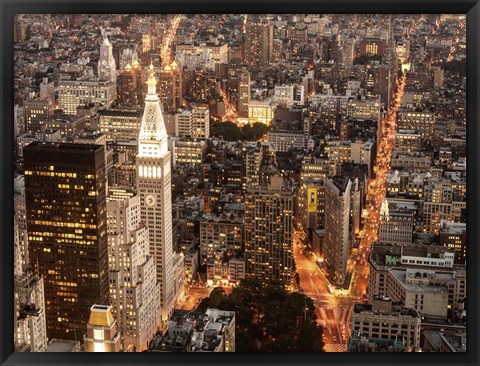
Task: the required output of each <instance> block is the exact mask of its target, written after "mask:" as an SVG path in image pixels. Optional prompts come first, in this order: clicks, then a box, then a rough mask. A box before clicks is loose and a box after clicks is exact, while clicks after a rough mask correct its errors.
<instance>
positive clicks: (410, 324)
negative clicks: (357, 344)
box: [352, 296, 422, 348]
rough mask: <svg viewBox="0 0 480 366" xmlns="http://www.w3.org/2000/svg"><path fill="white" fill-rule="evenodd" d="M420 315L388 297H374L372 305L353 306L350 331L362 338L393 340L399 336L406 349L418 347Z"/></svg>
mask: <svg viewBox="0 0 480 366" xmlns="http://www.w3.org/2000/svg"><path fill="white" fill-rule="evenodd" d="M421 319H422V318H421V315H420V313H419V312H418V311H417V310H415V309H411V308H406V307H404V306H402V303H401V302H394V301H392V300H391V299H390V298H388V297H378V296H376V297H374V298H373V300H372V303H371V304H370V303H365V304H355V305H354V307H353V311H352V331H359V332H361V334H362V335H363V336H364V337H367V338H377V339H378V338H379V339H389V340H395V339H396V338H397V336H398V335H399V334H400V335H402V336H403V337H404V338H405V340H406V346H407V347H415V348H418V347H420V328H421Z"/></svg>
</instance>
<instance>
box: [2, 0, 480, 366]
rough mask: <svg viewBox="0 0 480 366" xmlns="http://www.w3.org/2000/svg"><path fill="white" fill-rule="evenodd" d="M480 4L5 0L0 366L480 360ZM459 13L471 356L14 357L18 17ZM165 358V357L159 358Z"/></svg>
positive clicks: (468, 0)
mask: <svg viewBox="0 0 480 366" xmlns="http://www.w3.org/2000/svg"><path fill="white" fill-rule="evenodd" d="M478 1H479V0H456V1H455V0H423V2H419V1H418V0H403V1H400V0H394V1H391V2H386V1H385V0H367V1H366V2H360V1H358V0H357V1H356V0H336V1H335V0H301V1H300V2H296V3H292V2H291V1H289V0H260V1H254V0H245V1H243V2H235V3H234V2H228V1H222V0H200V1H198V0H197V1H195V0H177V1H175V0H167V1H163V2H160V1H155V0H142V1H140V2H135V3H134V2H133V1H131V0H130V1H129V0H116V1H115V0H101V1H98V0H84V1H82V2H80V1H77V0H74V1H67V0H44V1H43V2H38V1H34V0H0V14H1V15H0V16H1V18H0V27H1V28H0V29H1V32H0V33H1V37H0V38H1V39H0V50H2V57H0V70H1V88H0V113H1V118H2V119H1V121H2V123H0V141H1V142H0V146H1V148H0V172H1V173H0V205H1V208H0V238H1V240H2V242H0V273H2V276H1V277H0V278H1V279H2V281H1V283H0V324H2V325H3V326H2V327H1V330H0V365H4V366H7V365H8V366H13V365H45V366H46V365H64V364H65V365H67V364H69V365H78V366H83V365H92V364H102V365H112V366H113V365H136V364H158V363H159V362H161V363H162V364H164V365H185V366H187V365H192V364H195V365H198V366H203V365H205V366H206V365H211V364H244V363H245V364H252V365H253V364H255V365H257V364H258V365H260V364H282V365H295V364H311V365H313V364H319V363H325V364H338V365H353V364H355V365H356V366H363V365H365V366H367V365H372V364H385V363H392V364H396V365H407V364H408V365H421V364H442V365H450V364H452V365H453V364H463V365H465V366H470V365H475V364H478V362H479V351H478V349H477V344H478V343H477V342H478V340H479V339H480V327H479V323H478V312H477V311H476V310H477V309H479V308H480V301H479V300H480V297H479V293H480V292H479V291H478V285H477V283H476V281H475V279H478V278H479V273H478V268H479V266H480V260H479V259H480V258H479V253H478V246H477V245H476V242H477V240H478V238H479V235H478V226H479V225H478V208H479V207H480V202H479V194H478V189H477V182H479V181H480V179H479V172H480V160H479V156H480V151H479V144H480V134H479V132H480V130H479V127H478V123H479V122H480V119H479V102H480V83H479V76H480V75H479V64H480V37H479V36H480V3H479V2H478ZM272 9H274V12H275V13H307V14H312V13H337V14H352V13H364V14H368V13H372V14H374V13H377V14H382V13H383V14H385V13H394V14H412V13H445V14H448V13H454V14H461V13H464V14H467V28H466V29H467V74H468V80H467V88H466V90H467V109H466V110H467V120H469V121H470V123H469V124H468V125H467V131H468V134H467V155H468V164H469V166H470V168H469V170H468V174H467V198H468V202H469V204H468V205H467V227H468V230H467V241H468V242H469V243H470V245H469V247H468V249H467V250H468V256H467V273H468V277H469V280H468V281H467V291H468V297H467V309H469V313H468V323H467V352H466V353H462V354H450V353H429V354H428V356H427V355H426V354H421V353H420V354H419V353H414V354H413V353H402V354H400V353H398V354H395V356H394V357H392V356H387V355H378V354H375V355H372V354H369V353H364V354H353V353H320V354H319V353H271V354H270V353H237V354H219V355H214V354H202V355H201V356H200V355H198V354H193V353H192V354H189V353H162V356H159V354H158V353H137V354H135V356H130V355H127V354H125V353H102V354H99V353H74V354H72V355H70V354H69V353H35V354H34V353H14V352H13V317H12V316H11V314H13V311H14V309H13V245H12V243H13V230H12V227H13V212H14V210H13V145H14V144H13V139H12V136H13V124H12V123H11V121H13V87H12V86H13V72H12V71H13V70H12V69H13V18H14V15H15V14H16V13H51V14H54V13H66V14H75V13H76V14H88V13H91V14H95V13H97V14H100V13H104V14H108V13H136V14H148V13H184V14H191V13H251V14H255V13H257V14H261V13H272V11H273V10H272ZM159 357H161V359H159Z"/></svg>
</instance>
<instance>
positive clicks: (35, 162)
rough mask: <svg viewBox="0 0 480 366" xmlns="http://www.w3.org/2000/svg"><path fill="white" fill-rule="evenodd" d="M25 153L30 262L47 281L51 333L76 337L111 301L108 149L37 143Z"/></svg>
mask: <svg viewBox="0 0 480 366" xmlns="http://www.w3.org/2000/svg"><path fill="white" fill-rule="evenodd" d="M24 153H25V194H26V216H27V229H28V237H29V254H30V264H31V267H32V268H33V271H34V273H38V275H39V276H41V277H43V279H44V285H45V303H46V306H45V308H46V319H47V335H48V337H49V338H61V339H75V338H77V339H78V338H79V337H81V336H82V335H83V334H84V332H85V325H86V322H87V319H88V315H89V308H90V307H91V306H92V305H93V304H107V303H108V271H107V270H108V268H107V265H108V262H107V261H108V253H107V210H106V201H105V195H106V187H105V186H106V182H105V153H104V147H103V146H98V145H84V144H54V143H52V144H49V143H39V142H33V143H32V144H30V145H29V146H27V147H26V148H25V150H24Z"/></svg>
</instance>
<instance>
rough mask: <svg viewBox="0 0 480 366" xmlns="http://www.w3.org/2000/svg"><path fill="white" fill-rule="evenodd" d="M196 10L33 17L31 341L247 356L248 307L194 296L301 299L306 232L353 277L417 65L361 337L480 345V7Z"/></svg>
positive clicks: (362, 341) (375, 341)
mask: <svg viewBox="0 0 480 366" xmlns="http://www.w3.org/2000/svg"><path fill="white" fill-rule="evenodd" d="M176 17H179V18H178V19H175V17H174V16H172V15H121V14H116V15H108V16H106V15H88V16H86V15H18V16H17V18H16V22H15V106H14V111H15V121H14V125H15V136H14V139H15V146H16V161H15V168H16V178H15V305H16V314H15V348H16V350H18V351H32V352H37V351H38V352H40V351H79V350H84V351H95V352H117V351H130V352H135V351H137V352H138V351H144V350H148V351H150V352H167V351H168V352H234V351H235V318H236V314H235V312H231V311H227V310H224V309H211V308H209V309H208V310H206V312H199V311H196V310H192V309H190V310H188V311H187V310H179V309H180V308H181V307H182V304H184V302H185V299H186V298H187V297H188V296H189V286H190V285H193V284H197V283H208V284H210V285H213V286H236V285H238V284H239V282H240V281H241V280H242V279H245V278H251V279H258V280H260V281H281V282H282V283H283V284H284V285H285V286H286V287H287V288H288V289H290V290H294V289H298V288H299V283H298V280H296V276H295V274H296V272H298V271H297V270H296V267H295V259H294V254H293V250H294V243H295V242H296V240H297V241H298V240H300V239H298V238H300V237H302V238H304V239H303V244H305V245H306V246H307V247H309V248H310V249H311V251H312V252H313V254H314V255H315V256H316V258H319V266H320V268H321V270H322V271H323V272H324V274H325V278H326V280H327V281H328V283H329V287H331V288H343V289H347V288H349V286H350V283H351V281H352V278H353V277H355V273H354V268H355V267H354V266H352V265H351V261H352V258H354V257H355V255H357V253H358V252H359V249H358V246H359V241H360V240H361V239H362V237H361V235H362V227H363V225H364V220H365V217H367V211H368V210H369V209H371V208H368V206H367V202H366V196H367V190H368V187H369V182H370V181H371V180H372V178H373V177H375V174H376V165H375V163H376V157H377V146H378V145H379V141H381V139H382V138H385V137H384V136H383V134H384V133H385V132H384V131H383V129H382V123H381V122H382V118H383V117H384V115H385V113H386V110H387V109H388V108H389V106H390V104H391V102H392V98H393V93H394V90H395V85H396V82H397V76H398V74H399V71H405V72H406V75H407V84H406V86H405V93H404V95H403V97H402V99H401V107H400V109H399V110H398V114H397V119H396V127H397V132H396V137H395V142H394V149H393V156H392V163H391V171H390V173H389V174H388V176H387V181H386V195H385V199H384V200H383V202H379V207H378V209H379V211H380V219H379V230H378V238H377V240H376V241H375V243H374V245H373V246H372V248H371V251H370V253H369V256H368V267H369V273H370V275H369V278H368V290H367V293H366V294H365V296H364V302H363V303H358V304H355V305H354V306H353V309H352V318H351V330H352V334H351V336H350V338H349V339H348V342H346V343H348V345H347V346H348V350H349V351H352V352H364V351H366V352H370V351H397V352H408V351H419V350H425V351H427V350H428V351H448V352H451V351H454V352H457V351H462V350H464V344H465V341H464V338H465V325H466V309H465V307H464V302H465V298H466V296H467V294H466V268H465V265H466V255H467V251H466V248H467V244H466V148H465V147H466V122H465V94H466V92H465V70H464V67H465V65H464V63H463V64H462V62H463V61H464V59H465V33H464V28H463V27H464V19H463V18H461V17H460V16H440V15H428V16H425V17H423V18H422V19H421V20H418V19H417V18H418V16H413V15H405V16H401V15H398V16H380V15H378V16H373V15H302V14H299V15H263V16H259V15H248V16H246V15H188V16H187V15H185V16H176ZM200 18H201V21H200ZM417 23H418V24H417ZM172 24H175V25H174V26H173V25H172ZM414 24H415V27H414ZM169 27H174V28H173V30H172V29H169ZM171 31H173V39H172V38H169V37H170V36H168V34H170V32H171ZM165 45H167V46H168V47H167V51H165V49H164V46H165ZM67 46H68V47H67ZM446 61H448V62H446ZM462 65H463V66H462ZM462 67H463V69H462ZM225 121H230V122H234V123H235V124H236V125H237V126H236V127H237V128H238V131H241V127H242V126H244V125H245V124H251V125H253V124H255V123H261V124H264V125H265V126H267V127H268V130H267V132H266V133H265V135H263V136H261V137H259V138H258V139H253V141H248V140H245V139H243V140H242V139H241V138H240V137H238V136H241V133H240V135H239V134H233V135H232V136H233V137H232V136H228V135H227V133H228V131H226V132H225V133H224V134H223V135H219V134H218V133H216V131H217V130H216V127H218V126H219V125H220V124H221V123H223V122H225ZM380 206H381V207H380ZM299 233H301V234H299ZM296 235H297V237H296ZM462 347H463V348H462Z"/></svg>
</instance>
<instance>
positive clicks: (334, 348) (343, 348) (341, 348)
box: [324, 343, 347, 352]
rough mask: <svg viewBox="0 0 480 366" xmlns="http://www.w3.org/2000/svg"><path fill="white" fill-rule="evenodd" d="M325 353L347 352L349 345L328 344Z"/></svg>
mask: <svg viewBox="0 0 480 366" xmlns="http://www.w3.org/2000/svg"><path fill="white" fill-rule="evenodd" d="M324 349H325V352H347V345H346V344H339V343H337V344H326V345H325V347H324Z"/></svg>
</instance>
